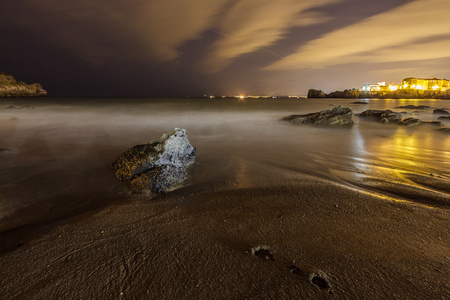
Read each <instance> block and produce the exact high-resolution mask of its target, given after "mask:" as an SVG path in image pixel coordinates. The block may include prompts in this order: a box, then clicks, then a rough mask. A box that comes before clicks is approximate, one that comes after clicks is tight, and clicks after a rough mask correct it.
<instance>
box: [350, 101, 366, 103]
mask: <svg viewBox="0 0 450 300" xmlns="http://www.w3.org/2000/svg"><path fill="white" fill-rule="evenodd" d="M352 104H369V102H366V101H355V102H352Z"/></svg>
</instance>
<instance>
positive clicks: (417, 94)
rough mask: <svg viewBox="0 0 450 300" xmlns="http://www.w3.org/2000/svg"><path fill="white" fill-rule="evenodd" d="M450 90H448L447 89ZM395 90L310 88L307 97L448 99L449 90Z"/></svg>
mask: <svg viewBox="0 0 450 300" xmlns="http://www.w3.org/2000/svg"><path fill="white" fill-rule="evenodd" d="M449 91H450V90H449ZM449 91H447V93H446V92H440V91H418V90H397V91H392V92H366V91H364V92H363V91H360V90H344V91H336V92H332V93H329V94H325V93H324V92H323V91H321V90H314V89H310V90H309V91H308V98H352V99H358V98H378V99H446V98H448V99H450V92H449Z"/></svg>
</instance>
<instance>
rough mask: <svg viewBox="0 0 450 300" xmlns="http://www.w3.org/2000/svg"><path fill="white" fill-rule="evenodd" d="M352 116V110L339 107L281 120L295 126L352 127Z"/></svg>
mask: <svg viewBox="0 0 450 300" xmlns="http://www.w3.org/2000/svg"><path fill="white" fill-rule="evenodd" d="M353 115H354V112H353V109H351V108H350V107H344V106H342V105H339V106H336V107H334V108H332V109H327V110H322V111H320V112H316V113H311V114H306V115H291V116H287V117H284V118H283V119H282V120H285V121H291V122H293V123H296V124H315V125H337V126H350V125H353Z"/></svg>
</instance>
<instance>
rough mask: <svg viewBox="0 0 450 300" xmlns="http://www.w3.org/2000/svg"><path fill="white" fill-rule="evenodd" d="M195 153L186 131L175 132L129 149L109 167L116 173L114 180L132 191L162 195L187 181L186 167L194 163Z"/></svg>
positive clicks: (178, 130) (175, 130) (176, 130)
mask: <svg viewBox="0 0 450 300" xmlns="http://www.w3.org/2000/svg"><path fill="white" fill-rule="evenodd" d="M195 153H196V149H195V147H193V146H192V145H191V144H190V143H189V140H188V138H187V135H186V130H185V129H180V128H175V129H174V130H173V132H172V133H170V134H163V135H162V136H161V137H160V138H159V139H157V140H154V141H153V142H151V143H148V144H145V145H136V146H134V147H132V148H130V149H128V150H127V151H125V152H124V153H122V154H121V155H120V156H119V157H118V158H117V159H116V161H114V162H113V163H112V164H111V167H112V168H113V169H115V170H116V177H117V178H119V179H120V180H121V181H124V182H127V183H128V184H129V185H130V187H131V188H132V189H133V190H150V191H152V192H154V193H165V192H167V191H168V190H169V189H171V188H174V187H177V186H179V185H181V184H182V183H183V182H184V181H185V180H186V178H187V167H188V166H189V165H191V164H193V163H194V162H195Z"/></svg>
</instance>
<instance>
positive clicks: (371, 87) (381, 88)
mask: <svg viewBox="0 0 450 300" xmlns="http://www.w3.org/2000/svg"><path fill="white" fill-rule="evenodd" d="M398 89H399V86H398V85H393V84H389V85H386V82H378V83H377V84H375V83H370V84H365V85H363V87H362V88H361V89H360V90H361V91H363V92H392V91H396V90H398Z"/></svg>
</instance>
